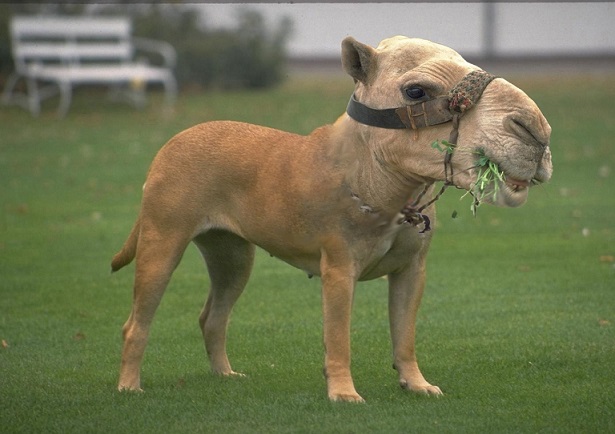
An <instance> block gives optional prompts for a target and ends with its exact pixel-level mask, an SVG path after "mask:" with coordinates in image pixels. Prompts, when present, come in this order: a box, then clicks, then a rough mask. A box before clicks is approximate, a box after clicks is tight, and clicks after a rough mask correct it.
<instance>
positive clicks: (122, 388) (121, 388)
mask: <svg viewBox="0 0 615 434" xmlns="http://www.w3.org/2000/svg"><path fill="white" fill-rule="evenodd" d="M117 390H118V391H120V392H125V393H143V392H144V390H143V389H141V388H140V387H139V386H137V387H131V386H125V385H122V384H120V385H119V386H117Z"/></svg>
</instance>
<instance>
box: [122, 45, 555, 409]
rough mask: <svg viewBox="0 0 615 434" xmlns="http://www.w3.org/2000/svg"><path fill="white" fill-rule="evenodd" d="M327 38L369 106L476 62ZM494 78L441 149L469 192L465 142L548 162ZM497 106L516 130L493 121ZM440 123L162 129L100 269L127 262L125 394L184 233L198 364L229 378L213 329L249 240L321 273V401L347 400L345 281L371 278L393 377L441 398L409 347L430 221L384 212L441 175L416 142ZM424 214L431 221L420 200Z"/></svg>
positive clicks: (538, 120) (539, 129)
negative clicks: (120, 235)
mask: <svg viewBox="0 0 615 434" xmlns="http://www.w3.org/2000/svg"><path fill="white" fill-rule="evenodd" d="M342 49H343V56H342V57H343V64H344V68H345V69H346V71H347V72H348V73H349V74H350V75H351V76H352V77H353V78H354V79H355V82H356V83H357V85H356V95H357V97H358V98H359V99H360V100H361V101H362V102H363V103H364V104H368V105H370V106H371V107H373V108H389V107H397V106H401V105H404V104H407V103H408V101H407V100H406V99H404V98H405V97H404V93H403V88H404V86H406V85H408V84H416V83H420V84H421V85H423V86H426V87H429V88H430V89H431V91H432V92H434V93H438V94H445V93H446V91H448V89H450V88H451V87H452V86H453V85H454V84H455V83H456V82H458V81H459V80H460V79H461V78H462V77H463V76H464V75H465V74H467V73H468V72H469V71H471V70H473V69H476V67H475V66H473V65H471V64H469V63H467V62H465V60H463V59H462V58H461V57H460V56H459V55H458V54H457V53H455V52H454V51H452V50H451V49H449V48H446V47H443V46H440V45H437V44H433V43H430V42H427V41H422V40H415V39H407V38H401V37H396V38H391V39H389V40H385V41H383V43H382V44H381V45H380V46H379V47H378V48H376V49H375V48H372V47H368V46H366V45H363V44H361V43H359V42H357V41H355V40H354V39H352V38H347V39H346V40H344V42H343V44H342ZM496 83H497V84H496ZM493 84H496V85H495V86H492V85H490V86H489V87H488V88H487V89H486V91H485V93H484V95H483V99H482V100H481V103H479V104H478V106H477V107H475V108H473V109H472V111H471V112H470V113H468V114H467V115H466V116H465V117H464V118H463V120H462V122H461V127H460V142H459V143H458V148H457V150H456V153H455V157H454V158H453V161H452V164H453V166H454V168H455V169H456V175H455V178H454V181H455V183H456V184H457V185H458V186H461V187H464V188H471V184H472V181H473V179H475V176H476V174H475V172H474V171H472V170H468V168H469V167H470V166H472V164H473V163H472V162H473V158H474V157H473V154H472V152H473V151H474V150H475V149H476V146H478V145H480V146H481V147H482V148H486V149H487V151H490V150H491V149H492V150H493V154H492V155H493V156H492V158H494V159H499V160H500V164H501V166H502V167H503V168H504V170H506V171H508V172H510V173H514V176H515V178H518V179H532V178H536V179H539V180H540V181H546V180H547V179H548V178H549V176H550V174H551V165H550V164H551V163H550V158H549V152H548V139H549V134H550V128H549V126H548V123H547V122H546V120H545V119H544V117H542V114H541V113H540V111H539V110H538V108H537V107H536V106H535V104H534V103H533V102H532V101H531V100H530V99H529V98H528V97H527V96H526V95H525V94H523V93H522V92H521V91H519V90H518V89H517V88H515V87H514V86H512V85H511V84H510V83H507V82H505V81H504V80H501V79H498V80H495V81H494V82H493ZM496 90H497V92H496ZM511 116H514V117H515V121H516V123H515V124H514V125H523V127H514V128H507V126H506V125H507V123H506V120H507V119H509V118H510V117H511ZM450 128H451V126H450V124H444V125H439V126H436V127H431V128H429V129H425V130H421V131H420V134H418V135H417V134H413V133H412V132H411V131H407V130H384V129H380V128H374V127H368V126H365V125H360V124H358V123H357V122H355V121H354V120H352V119H350V118H349V117H348V116H346V115H343V116H341V117H340V118H339V119H338V120H337V122H336V123H335V124H333V125H328V126H324V127H322V128H319V129H317V130H315V131H314V132H312V133H311V134H310V135H308V136H299V135H296V134H291V133H287V132H283V131H278V130H274V129H270V128H266V127H261V126H256V125H250V124H245V123H238V122H209V123H204V124H200V125H196V126H194V127H192V128H190V129H188V130H186V131H183V132H181V133H179V134H178V135H177V136H175V137H173V138H172V139H171V140H170V141H169V142H168V143H167V144H166V145H165V146H164V147H163V148H162V149H161V150H160V152H159V153H158V155H157V156H156V157H155V159H154V161H153V163H152V165H151V168H150V171H149V174H148V176H147V180H146V184H145V187H144V191H143V201H142V206H141V211H140V214H139V217H138V218H137V221H136V223H135V225H134V228H133V230H132V232H131V234H130V236H129V237H128V239H127V241H126V243H125V244H124V247H123V248H122V250H121V251H120V252H119V253H118V254H116V255H115V257H114V258H113V262H112V269H113V270H114V271H115V270H118V269H120V268H121V267H123V266H124V265H126V264H128V263H129V262H130V261H131V260H132V259H133V258H136V271H135V283H134V300H133V306H132V312H131V314H130V317H129V318H128V321H127V322H126V324H125V325H124V329H123V331H124V349H123V353H122V363H121V370H120V378H119V385H118V388H119V389H120V390H122V389H128V390H140V387H141V384H140V365H141V360H142V357H143V353H144V350H145V346H146V342H147V338H148V334H149V328H150V325H151V322H152V319H153V317H154V313H155V310H156V308H157V306H158V304H159V302H160V299H161V298H162V295H163V293H164V290H165V288H166V286H167V283H168V282H169V280H170V278H171V274H172V273H173V270H174V269H175V267H176V266H177V264H178V263H179V261H180V259H181V256H182V254H183V252H184V250H185V249H186V247H187V246H188V244H189V243H191V242H193V243H195V244H196V246H197V247H198V248H199V250H200V251H201V253H202V255H203V257H204V259H205V262H206V264H207V268H208V272H209V275H210V280H211V290H210V294H209V297H208V299H207V302H206V304H205V307H204V308H203V311H202V313H201V316H200V320H199V322H200V325H201V329H202V332H203V337H204V341H205V346H206V349H207V354H208V356H209V359H210V364H211V369H212V370H213V372H215V373H218V374H222V375H233V374H236V373H235V372H234V371H233V370H232V368H231V365H230V363H229V361H228V358H227V354H226V348H225V347H226V327H227V324H228V318H229V315H230V313H231V310H232V307H233V304H234V303H235V301H236V300H237V298H238V297H239V296H240V294H241V292H242V291H243V288H244V286H245V284H246V282H247V280H248V277H249V275H250V272H251V269H252V263H253V258H254V248H255V246H260V247H261V248H263V249H265V250H267V251H268V252H270V253H271V254H272V255H274V256H276V257H278V258H280V259H282V260H284V261H286V262H288V263H289V264H291V265H293V266H295V267H298V268H300V269H302V270H305V271H306V272H307V273H309V274H313V275H317V276H320V277H321V279H322V299H323V315H324V343H325V375H326V378H327V388H328V396H329V398H330V399H332V400H343V401H362V398H361V396H360V395H359V394H358V393H357V392H356V390H355V387H354V384H353V380H352V377H351V374H350V313H351V305H352V298H353V292H354V288H355V285H356V283H357V282H358V281H360V280H367V279H374V278H377V277H380V276H385V275H387V276H388V282H389V314H390V327H391V339H392V343H393V363H394V366H395V368H396V369H397V371H398V373H399V382H400V384H401V385H402V387H404V388H407V389H410V390H413V391H417V392H422V393H425V394H431V395H439V394H441V393H442V392H441V391H440V389H439V388H438V387H437V386H434V385H431V384H430V383H428V382H427V381H426V380H425V378H424V377H423V375H422V374H421V372H420V370H419V367H418V364H417V359H416V354H415V348H414V338H415V319H416V312H417V310H418V307H419V304H420V301H421V296H422V294H423V288H424V285H425V257H426V253H427V250H428V247H429V243H430V240H431V234H432V232H427V233H425V234H420V233H419V228H417V227H414V226H412V225H409V224H399V223H398V220H399V217H400V214H399V211H400V210H401V209H402V207H403V206H404V204H406V203H407V201H408V200H409V199H410V198H413V197H416V195H417V194H418V193H419V192H420V191H422V189H423V188H424V185H425V184H426V183H430V182H433V181H435V180H441V179H443V177H444V171H443V165H442V154H441V153H440V152H438V151H437V150H434V149H432V148H431V147H430V146H429V144H430V143H431V142H432V141H433V140H435V139H442V138H447V137H448V133H449V131H450ZM515 128H516V129H515ZM487 139H488V140H487ZM517 154H519V155H520V156H519V157H517ZM509 187H510V186H509ZM506 189H507V187H506V186H505V185H503V190H505V191H504V192H503V193H502V194H503V195H504V196H506V197H507V198H508V199H510V200H508V201H507V203H506V204H508V205H518V204H520V203H522V202H523V201H524V200H525V197H526V196H527V192H523V191H516V190H514V191H513V189H509V190H510V191H506ZM517 190H518V189H517ZM427 214H428V216H429V217H430V218H431V219H432V221H434V220H435V215H434V211H433V207H432V208H430V209H429V210H428V211H427Z"/></svg>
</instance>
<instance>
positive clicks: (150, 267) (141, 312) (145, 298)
mask: <svg viewBox="0 0 615 434" xmlns="http://www.w3.org/2000/svg"><path fill="white" fill-rule="evenodd" d="M188 243H189V241H188V240H185V239H182V238H181V237H178V236H176V237H173V236H165V238H164V239H160V238H159V237H151V238H150V237H148V236H144V235H142V236H141V238H140V239H139V244H138V248H137V261H136V269H135V283H134V293H133V302H132V311H131V313H130V316H129V318H128V321H126V323H125V324H124V328H123V335H124V348H123V350H122V363H121V367H120V378H119V384H118V389H119V390H141V384H140V368H141V361H142V360H143V353H144V352H145V346H146V344H147V339H148V336H149V329H150V326H151V323H152V320H153V318H154V313H155V312H156V308H157V307H158V305H159V304H160V300H161V299H162V295H163V294H164V291H165V289H166V287H167V284H168V283H169V280H170V279H171V274H172V273H173V271H174V270H175V268H176V267H177V264H178V263H179V261H180V259H181V257H182V254H183V252H184V250H185V249H186V246H187V244H188Z"/></svg>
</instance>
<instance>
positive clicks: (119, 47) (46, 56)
mask: <svg viewBox="0 0 615 434" xmlns="http://www.w3.org/2000/svg"><path fill="white" fill-rule="evenodd" d="M13 54H14V56H15V57H17V58H21V59H24V60H26V61H28V60H31V59H41V60H54V59H55V60H71V59H84V60H95V59H107V60H111V59H117V60H127V59H130V58H131V57H132V55H133V46H132V44H131V43H130V42H128V41H120V42H118V43H112V44H108V43H79V44H74V43H66V42H27V43H24V42H22V43H21V44H18V45H15V46H14V49H13Z"/></svg>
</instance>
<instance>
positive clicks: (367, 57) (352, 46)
mask: <svg viewBox="0 0 615 434" xmlns="http://www.w3.org/2000/svg"><path fill="white" fill-rule="evenodd" d="M342 65H343V67H344V70H345V71H346V72H347V73H348V74H349V75H350V76H351V77H352V78H354V79H355V82H357V81H360V82H361V83H363V84H367V83H368V82H369V81H370V80H371V78H372V75H373V73H374V72H375V70H376V50H375V49H373V48H372V47H370V46H369V45H365V44H362V43H360V42H359V41H357V40H356V39H355V38H353V37H351V36H348V37H347V38H345V39H344V40H343V41H342Z"/></svg>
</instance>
